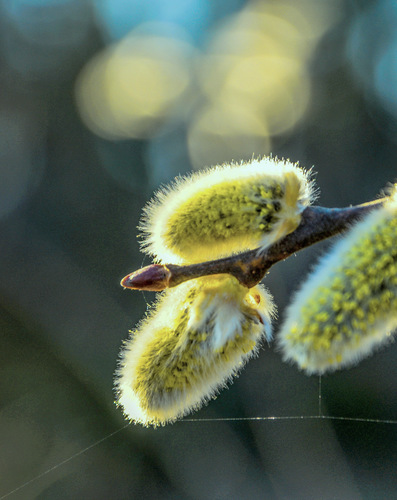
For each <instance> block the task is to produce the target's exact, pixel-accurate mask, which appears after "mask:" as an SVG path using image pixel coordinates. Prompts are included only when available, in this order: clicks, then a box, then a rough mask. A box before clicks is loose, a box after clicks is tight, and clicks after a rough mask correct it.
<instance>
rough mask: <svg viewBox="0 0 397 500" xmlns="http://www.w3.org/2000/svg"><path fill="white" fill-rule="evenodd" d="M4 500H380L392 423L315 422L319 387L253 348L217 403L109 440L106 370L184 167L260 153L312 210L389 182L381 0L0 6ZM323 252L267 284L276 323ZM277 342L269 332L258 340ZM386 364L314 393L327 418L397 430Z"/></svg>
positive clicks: (60, 0)
mask: <svg viewBox="0 0 397 500" xmlns="http://www.w3.org/2000/svg"><path fill="white" fill-rule="evenodd" d="M0 85H1V92H0V235H1V236H0V245H1V249H0V276H1V279H0V299H1V303H0V307H1V315H0V325H1V326H0V339H1V341H0V360H1V362H0V404H1V406H0V408H1V409H0V444H1V446H0V498H4V496H3V495H5V497H6V498H10V499H34V498H38V499H40V500H44V499H77V498H85V499H91V498H92V499H97V500H101V499H116V500H118V499H130V498H133V499H135V498H145V499H146V498H148V499H151V498H156V499H157V498H161V499H167V500H168V499H170V500H171V499H200V500H201V499H226V498H227V499H230V498H232V499H241V498H244V499H273V498H274V499H295V498H296V499H318V498H321V499H331V498H338V499H345V498H346V499H356V498H363V499H367V498H368V499H371V498H377V499H380V498H395V496H396V491H397V476H396V474H395V466H396V460H397V425H391V424H375V423H369V422H349V421H327V420H305V419H302V420H271V421H260V420H259V421H250V420H247V421H233V420H225V421H222V420H220V421H213V422H208V421H200V420H199V419H204V418H205V419H211V418H215V419H223V418H234V417H236V418H244V417H257V416H263V417H266V416H294V415H302V416H303V415H315V414H317V412H318V404H319V399H318V386H319V379H318V378H317V377H307V376H305V375H303V374H302V373H299V372H298V371H297V369H296V368H295V367H292V366H288V365H286V364H284V363H282V361H281V357H280V355H279V353H278V352H277V351H276V350H275V349H274V346H270V347H266V349H264V350H262V352H261V354H260V357H259V358H258V359H255V360H252V361H251V362H250V363H249V364H248V365H247V367H246V369H245V370H244V372H243V373H242V375H241V376H240V378H239V379H238V380H236V382H235V383H234V384H233V385H232V386H231V387H230V389H228V390H225V391H223V392H222V393H221V394H220V396H219V397H218V398H217V400H215V401H213V402H211V403H210V404H209V405H208V406H207V407H205V408H203V409H202V410H201V411H199V412H197V413H196V414H194V415H193V416H192V417H193V418H194V419H198V420H197V421H194V422H192V421H186V422H185V421H182V422H178V423H176V424H174V425H172V426H168V427H166V428H162V429H157V430H153V429H144V428H141V427H137V426H129V427H127V428H126V429H124V430H122V431H121V432H119V433H117V434H115V435H114V436H112V437H110V438H109V439H107V440H105V441H103V442H100V443H99V444H98V445H97V446H95V447H93V448H90V449H88V450H87V451H86V452H84V453H83V454H80V455H78V456H76V457H75V458H73V459H72V460H70V461H68V462H67V463H65V464H63V465H62V466H60V467H58V468H55V469H53V470H50V471H49V472H48V474H45V475H43V476H41V477H39V478H38V479H37V480H35V481H33V482H31V483H29V484H27V485H26V486H25V487H23V488H21V489H19V490H18V491H15V492H14V493H13V494H10V495H9V496H7V494H8V493H9V492H11V491H12V490H14V489H16V488H18V487H20V486H21V485H23V484H24V483H26V482H28V481H30V480H31V479H33V478H35V477H37V476H40V475H41V474H43V473H44V472H46V471H48V470H49V469H51V468H52V467H53V466H55V465H57V464H59V463H61V462H62V461H63V460H65V459H68V458H69V457H72V456H73V455H74V454H76V453H78V452H80V451H81V450H83V449H84V448H86V447H88V446H90V445H91V444H92V443H94V442H96V441H97V440H100V439H101V438H103V437H105V436H107V435H108V434H110V433H112V432H114V431H116V430H117V429H120V428H121V427H122V426H123V425H124V424H125V422H124V420H123V417H122V415H121V412H120V410H118V409H117V408H115V406H114V403H113V399H114V395H113V390H112V384H113V372H114V370H115V368H116V363H117V357H118V352H119V349H120V346H121V343H122V341H123V339H125V338H127V335H128V330H129V329H130V328H132V327H133V326H134V325H135V324H136V322H137V321H138V320H139V319H140V318H141V317H142V316H143V314H144V312H145V310H146V307H147V302H150V301H151V300H152V299H153V297H154V295H153V294H151V293H147V294H145V295H143V294H141V293H139V292H131V291H123V290H122V288H121V287H120V286H119V281H120V279H121V278H122V277H123V276H124V275H126V274H127V273H129V272H131V271H133V270H135V269H137V268H139V267H141V265H147V264H149V261H148V259H146V260H143V256H142V254H141V253H140V252H139V245H138V242H137V239H136V235H137V230H136V226H137V224H138V221H139V217H140V212H141V208H142V206H143V205H144V204H145V202H146V201H147V200H148V199H149V198H150V197H151V194H152V192H153V190H154V189H156V188H157V187H158V186H159V185H160V184H161V183H164V182H167V181H169V180H171V179H172V178H173V177H174V176H175V175H177V174H184V173H186V172H189V171H191V170H192V169H193V170H194V169H198V168H201V167H204V166H208V165H212V164H216V163H219V162H220V163H222V162H224V161H230V160H232V159H234V160H236V161H239V160H241V159H250V158H251V157H252V155H255V156H260V155H264V154H269V153H273V154H274V155H278V156H279V157H286V158H290V159H291V160H292V161H298V160H299V161H300V164H301V165H303V166H306V167H311V166H314V170H315V172H316V173H317V174H316V179H317V183H318V186H319V187H320V190H321V196H320V198H319V204H322V205H324V206H335V207H336V206H345V205H349V204H356V203H360V202H364V201H368V200H370V199H374V198H375V197H376V196H377V195H378V194H379V192H380V190H381V189H382V188H383V187H385V185H386V184H387V182H389V181H393V180H396V178H397V169H396V159H397V139H396V138H397V135H396V131H397V91H396V89H397V3H396V2H395V1H394V0H373V1H370V0H368V1H367V0H329V1H318V0H295V1H294V0H278V1H270V0H262V1H253V0H250V1H244V0H229V1H228V2H226V1H222V0H184V1H182V0H152V1H151V2H142V1H139V0H0ZM327 245H328V243H326V244H322V245H318V246H316V248H312V249H308V250H305V251H304V252H302V253H301V254H298V255H297V256H296V257H292V258H290V259H289V260H288V261H286V262H284V263H281V264H279V265H277V266H275V268H274V269H272V270H271V273H270V275H269V276H268V277H267V279H266V280H265V283H266V284H267V286H268V287H269V288H270V290H271V291H272V293H273V294H274V296H275V300H276V302H277V304H278V306H279V317H280V318H282V316H283V308H284V306H285V305H286V304H287V303H288V301H289V300H290V297H291V294H292V293H293V291H294V290H295V289H296V288H297V286H298V284H299V282H300V281H301V280H302V279H303V277H304V276H305V275H306V273H307V271H308V269H310V267H311V265H312V264H313V262H314V261H315V259H316V258H317V256H318V255H319V254H320V253H321V252H322V251H323V250H324V249H325V248H326V247H327ZM275 330H276V331H277V325H275ZM396 360H397V348H396V346H395V345H391V346H389V347H388V348H387V349H383V350H381V351H380V352H378V353H376V354H375V355H374V356H373V357H371V358H370V359H367V360H365V361H363V362H362V363H361V364H360V365H358V366H357V367H354V368H352V369H350V370H346V371H342V372H339V373H336V374H333V375H329V376H326V377H323V379H322V406H323V412H324V413H325V414H329V415H337V416H346V417H358V418H363V419H397V400H396V397H395V394H396V388H397V370H396V368H395V367H396Z"/></svg>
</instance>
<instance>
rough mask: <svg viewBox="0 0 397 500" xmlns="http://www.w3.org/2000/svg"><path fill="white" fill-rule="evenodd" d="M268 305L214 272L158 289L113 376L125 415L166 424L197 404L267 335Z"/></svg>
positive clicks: (263, 296)
mask: <svg viewBox="0 0 397 500" xmlns="http://www.w3.org/2000/svg"><path fill="white" fill-rule="evenodd" d="M272 312H273V303H272V300H271V298H270V296H269V295H268V294H267V292H266V291H265V289H264V288H263V287H261V286H256V287H254V288H251V289H248V288H245V287H243V286H242V285H240V284H239V283H238V281H237V280H236V279H235V278H233V277H231V276H224V275H216V276H211V277H205V278H198V279H195V280H191V281H188V282H186V283H183V284H181V285H179V286H177V287H176V288H171V289H168V290H166V291H165V292H163V293H162V294H161V295H160V296H159V299H158V301H157V303H156V304H155V306H154V308H153V309H152V310H151V312H150V313H149V314H148V317H147V318H146V319H145V320H144V321H143V322H142V323H141V325H140V326H139V327H138V328H137V329H136V330H135V331H133V332H131V337H130V339H129V340H128V341H127V342H126V343H125V345H124V348H123V350H122V352H121V360H120V363H119V369H118V372H117V378H116V381H115V385H116V390H117V393H118V404H119V405H120V406H122V407H123V410H124V413H125V415H126V417H127V418H129V419H131V420H132V421H133V422H135V423H141V424H143V425H153V426H158V425H164V424H166V423H169V422H173V421H175V420H176V419H177V418H179V417H182V416H183V415H185V414H187V413H189V412H191V411H193V410H194V409H197V408H199V407H200V406H201V405H202V404H203V402H206V401H208V400H209V399H210V398H212V397H214V395H215V394H216V393H217V392H218V390H219V389H220V388H222V387H223V386H225V385H226V383H227V381H228V380H231V378H232V377H233V375H235V374H236V373H237V372H238V371H239V370H240V369H241V368H242V366H243V365H244V363H245V361H246V360H247V359H248V358H249V357H250V356H252V355H253V354H254V353H255V352H256V350H257V346H258V343H259V342H260V340H261V339H262V337H265V338H267V339H270V336H271V332H270V317H271V314H272Z"/></svg>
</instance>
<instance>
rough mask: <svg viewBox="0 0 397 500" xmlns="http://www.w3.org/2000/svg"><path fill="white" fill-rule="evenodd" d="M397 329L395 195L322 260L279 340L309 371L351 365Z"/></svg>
mask: <svg viewBox="0 0 397 500" xmlns="http://www.w3.org/2000/svg"><path fill="white" fill-rule="evenodd" d="M396 327H397V195H396V193H394V195H393V196H392V197H391V199H390V201H388V202H387V203H386V204H385V205H384V206H383V207H382V208H380V209H378V210H375V211H374V212H373V213H371V214H370V215H369V216H367V217H366V218H365V219H364V220H362V221H361V222H359V223H358V224H357V225H356V226H355V227H354V228H353V229H352V230H351V231H350V233H349V234H348V235H347V236H346V237H344V238H343V239H342V240H340V241H339V243H338V244H337V245H336V246H335V247H334V248H333V250H332V251H331V252H330V253H329V255H327V256H326V257H325V258H323V259H322V261H321V262H320V264H319V266H318V267H317V269H316V270H315V271H314V273H313V274H312V275H311V276H309V278H308V279H307V281H306V283H305V284H304V285H303V287H302V289H301V290H300V291H299V292H298V293H297V295H296V297H295V299H294V301H293V303H292V304H291V305H290V307H289V308H288V310H287V314H286V320H285V323H284V325H283V326H282V328H281V331H280V333H279V336H278V342H279V345H280V346H281V349H282V351H283V353H284V358H285V359H286V360H292V361H294V362H296V363H297V364H298V366H299V367H300V368H302V369H304V370H305V371H306V372H308V373H319V374H321V373H324V372H325V371H327V370H335V369H337V368H340V367H343V366H346V365H350V364H352V363H355V362H357V361H358V360H359V359H361V358H363V357H364V356H367V355H368V354H370V353H371V351H372V350H373V349H374V348H375V347H376V346H378V345H380V344H382V343H384V342H386V341H387V340H388V339H390V336H391V334H392V332H393V330H394V329H395V328H396Z"/></svg>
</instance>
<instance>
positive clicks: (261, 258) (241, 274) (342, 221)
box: [121, 197, 387, 291]
mask: <svg viewBox="0 0 397 500" xmlns="http://www.w3.org/2000/svg"><path fill="white" fill-rule="evenodd" d="M386 200H387V197H386V198H381V199H379V200H375V201H371V202H368V203H363V204H361V205H356V206H353V207H347V208H324V207H317V206H314V207H307V208H306V209H305V210H304V211H303V212H302V220H301V223H300V225H299V227H298V228H297V229H296V230H295V231H293V232H292V233H290V234H288V235H287V236H285V237H284V238H283V239H281V240H279V241H277V242H276V243H275V244H273V245H271V246H270V247H268V248H267V249H266V250H265V251H263V252H261V253H260V254H259V252H258V249H255V250H249V251H247V252H243V253H239V254H236V255H232V256H231V257H226V258H223V259H219V260H210V261H207V262H201V263H199V264H191V265H187V266H177V265H175V264H152V265H150V266H146V267H144V268H142V269H139V270H138V271H135V272H133V273H131V274H128V275H127V276H126V277H125V278H123V279H122V280H121V285H122V286H123V287H125V288H131V289H133V290H149V291H161V290H164V289H165V288H169V287H174V286H177V285H179V284H180V283H183V282H184V281H188V280H191V279H193V278H199V277H201V276H208V275H211V274H224V273H227V274H231V275H233V276H234V277H235V278H237V279H238V280H239V282H240V283H241V284H242V285H244V286H246V287H248V288H251V287H253V286H255V285H257V284H258V283H259V282H260V281H261V280H262V279H263V278H264V276H265V275H266V273H267V272H268V271H269V269H270V268H271V267H272V266H273V265H274V264H276V263H277V262H280V261H281V260H284V259H286V258H287V257H290V256H291V255H292V254H294V253H296V252H298V251H299V250H302V249H304V248H307V247H309V246H311V245H313V244H314V243H318V242H319V241H322V240H325V239H327V238H330V237H331V236H335V235H336V234H340V233H343V232H344V231H346V230H347V229H348V228H349V227H350V226H351V225H352V224H353V223H354V222H356V221H357V220H358V219H361V218H362V217H364V216H365V215H366V214H367V213H369V212H370V211H371V210H374V209H375V208H378V207H380V206H381V205H382V204H383V203H384V202H385V201H386Z"/></svg>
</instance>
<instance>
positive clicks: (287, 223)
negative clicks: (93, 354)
mask: <svg viewBox="0 0 397 500" xmlns="http://www.w3.org/2000/svg"><path fill="white" fill-rule="evenodd" d="M307 177H308V175H307V173H305V172H304V171H303V170H302V169H301V168H299V167H298V166H297V165H294V164H292V163H289V162H286V161H280V160H275V159H272V158H264V159H262V160H260V161H259V160H253V161H252V162H251V163H248V164H242V165H224V166H222V167H214V168H212V169H208V170H206V171H203V172H199V173H196V174H193V175H192V176H191V177H187V178H185V179H182V180H180V181H177V182H176V183H175V184H174V185H173V186H172V187H170V188H166V189H165V190H164V191H161V192H160V193H158V194H157V196H156V198H155V199H154V200H153V201H152V202H151V203H149V205H148V206H147V207H146V208H145V210H144V218H143V222H142V224H141V229H142V230H143V237H144V241H143V248H144V250H145V251H146V252H147V253H149V254H151V255H153V256H154V257H155V258H156V260H157V261H161V262H165V263H167V262H168V263H194V262H200V261H203V260H210V259H216V258H220V257H223V256H227V255H230V254H232V253H234V252H238V251H239V252H241V251H244V250H246V249H253V248H257V247H263V248H265V247H266V246H268V245H269V244H271V243H273V242H274V241H276V240H277V239H279V238H282V237H283V236H285V235H286V234H288V233H290V232H291V231H293V230H294V229H296V227H297V226H298V225H299V223H300V220H301V212H302V210H303V209H304V208H305V207H306V206H307V205H308V204H310V202H311V198H312V186H311V183H310V182H309V181H308V178H307Z"/></svg>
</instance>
